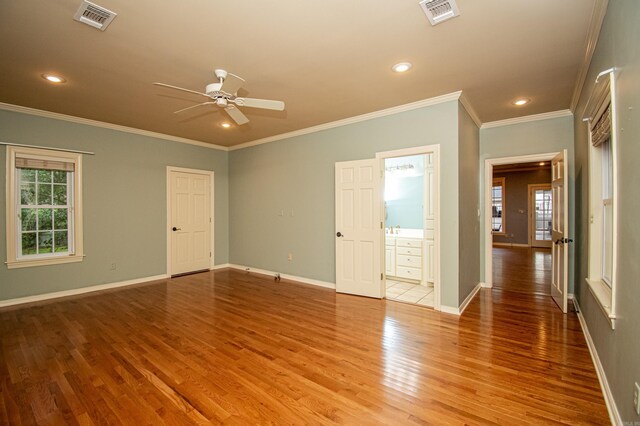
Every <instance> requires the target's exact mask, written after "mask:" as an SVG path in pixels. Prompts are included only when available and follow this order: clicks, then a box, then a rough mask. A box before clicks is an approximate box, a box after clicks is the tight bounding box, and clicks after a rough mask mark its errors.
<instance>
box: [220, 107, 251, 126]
mask: <svg viewBox="0 0 640 426" xmlns="http://www.w3.org/2000/svg"><path fill="white" fill-rule="evenodd" d="M224 110H225V111H227V114H229V117H231V118H233V121H235V122H236V123H237V124H245V123H248V122H249V119H248V118H247V116H246V115H244V114H243V113H242V111H240V110H239V109H238V108H236V107H235V106H233V105H229V106H228V107H226V108H225V109H224Z"/></svg>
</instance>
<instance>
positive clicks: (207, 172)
mask: <svg viewBox="0 0 640 426" xmlns="http://www.w3.org/2000/svg"><path fill="white" fill-rule="evenodd" d="M171 172H183V173H194V174H198V175H208V176H209V198H210V200H211V206H210V208H211V212H210V214H211V222H209V227H210V235H211V242H210V244H211V245H210V249H211V258H210V259H209V270H212V269H214V267H215V264H216V262H215V256H216V252H215V249H214V248H215V245H214V242H215V236H214V229H215V223H216V217H215V210H214V206H215V201H214V200H215V198H214V193H215V191H214V187H213V183H214V172H213V171H211V170H199V169H187V168H184V167H175V166H167V188H166V189H167V274H166V275H167V276H168V277H171V226H172V225H171Z"/></svg>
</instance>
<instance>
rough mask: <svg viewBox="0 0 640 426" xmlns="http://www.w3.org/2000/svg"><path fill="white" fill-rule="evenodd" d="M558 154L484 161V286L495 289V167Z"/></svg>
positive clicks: (538, 159) (541, 159)
mask: <svg viewBox="0 0 640 426" xmlns="http://www.w3.org/2000/svg"><path fill="white" fill-rule="evenodd" d="M556 155H558V152H547V153H543V154H530V155H517V156H514V157H500V158H489V159H487V160H484V284H483V287H487V288H491V287H493V234H492V232H491V211H492V209H491V187H492V185H493V166H497V165H501V164H518V163H531V162H536V161H551V160H553V158H554V157H555V156H556Z"/></svg>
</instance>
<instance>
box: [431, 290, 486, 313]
mask: <svg viewBox="0 0 640 426" xmlns="http://www.w3.org/2000/svg"><path fill="white" fill-rule="evenodd" d="M483 284H484V283H478V284H476V286H475V287H474V288H473V290H471V293H469V295H468V296H467V297H465V299H464V300H463V301H462V303H461V304H460V306H459V307H457V308H456V307H453V306H445V305H440V312H444V313H445V314H453V315H462V313H463V312H464V310H465V309H467V306H469V303H471V301H472V300H473V298H474V297H476V294H478V292H479V291H480V289H481V288H482V287H483Z"/></svg>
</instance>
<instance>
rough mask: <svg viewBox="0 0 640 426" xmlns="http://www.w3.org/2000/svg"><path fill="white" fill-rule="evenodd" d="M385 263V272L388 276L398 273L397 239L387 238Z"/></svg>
mask: <svg viewBox="0 0 640 426" xmlns="http://www.w3.org/2000/svg"><path fill="white" fill-rule="evenodd" d="M384 265H385V274H386V275H387V276H394V275H395V274H396V246H395V241H394V240H392V241H391V245H390V244H389V239H388V238H387V242H386V245H385V246H384Z"/></svg>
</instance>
